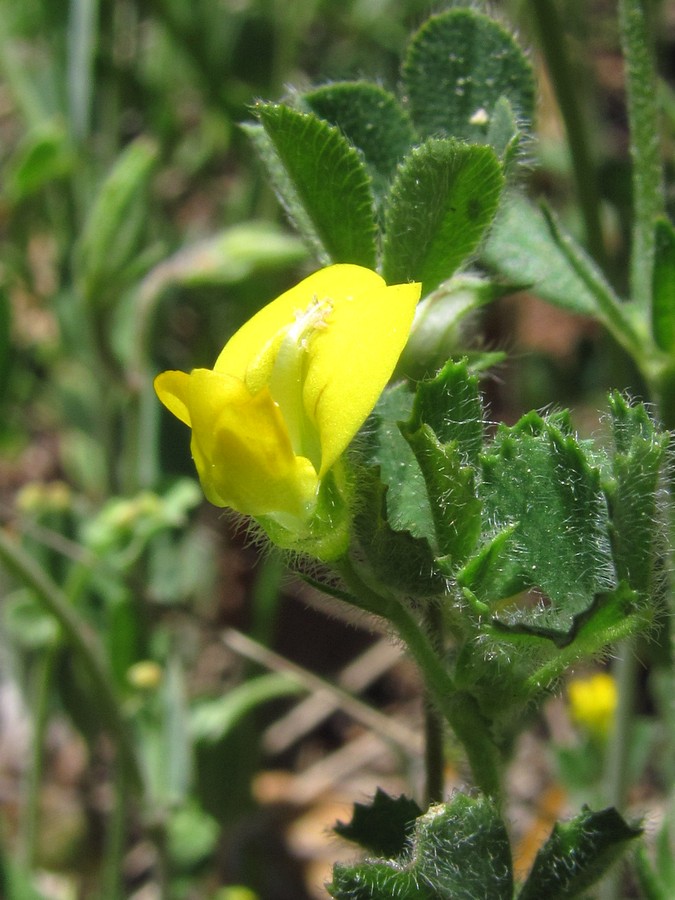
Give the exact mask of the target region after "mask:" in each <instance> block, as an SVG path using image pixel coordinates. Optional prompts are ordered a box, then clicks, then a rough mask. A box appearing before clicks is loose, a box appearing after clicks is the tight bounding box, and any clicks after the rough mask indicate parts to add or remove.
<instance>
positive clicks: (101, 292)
mask: <svg viewBox="0 0 675 900" xmlns="http://www.w3.org/2000/svg"><path fill="white" fill-rule="evenodd" d="M156 161H157V147H156V146H155V144H154V143H153V142H152V141H150V140H148V139H146V138H139V139H138V140H136V141H134V142H133V144H130V145H129V146H128V147H127V148H126V150H124V152H123V153H122V154H121V155H120V156H119V158H118V159H117V161H116V162H115V165H114V166H113V168H112V170H111V171H110V172H109V173H108V175H107V176H106V178H105V180H104V181H103V184H102V185H101V187H100V189H99V191H98V194H97V195H96V198H95V200H94V203H93V205H92V207H91V210H90V212H89V215H88V217H87V221H86V222H85V225H84V229H83V231H82V235H81V237H80V240H79V242H78V244H77V247H76V248H75V257H74V264H75V269H76V279H77V281H78V283H79V286H80V290H81V291H82V293H83V295H84V296H85V297H86V298H87V300H88V302H90V303H93V304H96V305H104V304H105V303H107V302H109V301H111V300H112V299H114V298H115V297H117V296H119V294H120V293H121V287H122V283H121V282H122V277H123V274H124V270H125V269H126V267H127V266H129V265H130V263H131V262H132V261H133V259H134V256H135V254H136V252H137V250H138V243H139V238H140V235H141V230H142V228H143V225H144V222H145V219H146V216H147V208H146V204H145V196H144V194H145V189H146V188H147V185H148V182H149V180H150V175H151V174H152V170H153V168H154V166H155V163H156Z"/></svg>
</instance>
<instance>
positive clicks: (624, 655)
mask: <svg viewBox="0 0 675 900" xmlns="http://www.w3.org/2000/svg"><path fill="white" fill-rule="evenodd" d="M637 668H638V662H637V656H636V653H635V641H634V640H627V641H624V642H623V644H622V645H621V646H620V648H619V656H618V659H617V663H616V667H615V672H616V681H617V692H618V697H619V701H618V705H617V708H616V716H615V719H614V730H613V733H612V735H611V739H610V741H609V742H608V745H607V758H606V760H605V802H606V803H607V804H608V805H610V806H615V807H616V808H617V809H618V810H619V811H621V810H622V809H623V808H624V806H625V805H626V798H627V795H628V789H629V787H630V773H629V759H630V749H631V742H632V732H633V720H634V711H635V683H636V679H637ZM618 878H619V875H618V874H617V873H616V872H610V873H609V874H608V875H607V876H606V878H605V879H604V880H603V882H602V884H601V885H600V894H599V900H615V898H616V897H618V896H619V892H618V887H619V884H618Z"/></svg>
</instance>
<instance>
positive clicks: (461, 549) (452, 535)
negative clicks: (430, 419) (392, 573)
mask: <svg viewBox="0 0 675 900" xmlns="http://www.w3.org/2000/svg"><path fill="white" fill-rule="evenodd" d="M401 430H402V432H403V436H404V437H405V439H406V440H407V441H408V443H409V444H410V446H411V448H412V451H413V453H414V454H415V458H416V459H417V463H418V465H419V467H420V470H421V472H422V477H423V478H424V482H425V484H426V489H427V494H428V497H429V504H430V506H431V514H432V517H433V521H434V531H435V540H434V541H433V543H432V549H433V550H434V552H435V553H436V555H437V556H440V557H450V559H451V561H452V564H453V565H454V566H458V565H461V564H462V563H463V562H464V561H465V560H466V558H467V557H468V556H469V555H470V554H471V552H472V551H473V550H474V548H475V546H476V544H477V542H478V538H479V537H480V531H481V515H480V513H481V503H480V500H479V499H478V497H477V496H476V486H475V480H476V473H475V470H474V469H473V468H471V467H470V466H467V465H465V460H464V455H463V453H462V451H461V450H460V448H459V445H458V443H457V441H453V442H451V443H447V444H441V443H440V441H439V440H438V438H437V437H436V435H435V433H434V431H433V430H432V429H431V427H430V426H429V425H422V426H421V427H420V428H417V429H416V430H414V431H412V430H410V429H409V427H408V426H405V427H403V428H402V429H401Z"/></svg>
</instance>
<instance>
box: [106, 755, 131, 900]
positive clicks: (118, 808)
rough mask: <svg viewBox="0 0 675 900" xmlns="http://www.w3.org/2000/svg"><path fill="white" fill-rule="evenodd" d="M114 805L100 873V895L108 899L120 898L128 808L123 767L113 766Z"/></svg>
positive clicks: (109, 820)
mask: <svg viewBox="0 0 675 900" xmlns="http://www.w3.org/2000/svg"><path fill="white" fill-rule="evenodd" d="M113 788H114V798H113V802H114V806H113V810H112V813H111V815H110V817H109V819H108V823H107V833H106V844H105V856H104V859H103V872H102V874H101V888H102V896H103V897H107V898H109V900H121V898H122V894H123V891H122V861H123V859H124V851H125V836H126V818H127V817H126V813H127V810H128V808H129V803H128V797H127V779H126V775H125V771H124V767H123V766H120V765H116V766H115V780H114V784H113Z"/></svg>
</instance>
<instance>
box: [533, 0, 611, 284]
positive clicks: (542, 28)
mask: <svg viewBox="0 0 675 900" xmlns="http://www.w3.org/2000/svg"><path fill="white" fill-rule="evenodd" d="M528 7H529V9H530V14H531V15H532V17H533V20H534V23H535V26H536V29H537V35H538V39H539V44H540V46H541V49H542V51H543V54H544V57H545V59H546V65H547V67H548V71H549V74H550V76H551V81H552V83H553V87H554V89H555V93H556V97H557V99H558V105H559V107H560V113H561V115H562V117H563V121H564V123H565V130H566V132H567V142H568V145H569V149H570V156H571V158H572V167H573V169H574V177H575V180H576V185H577V197H578V200H579V206H580V209H581V214H582V216H583V219H584V225H585V230H586V244H587V246H588V249H589V250H590V253H591V255H592V256H593V257H594V259H595V260H596V261H597V262H598V263H599V264H600V265H601V266H603V267H604V266H605V264H606V252H605V244H604V241H603V235H602V225H601V222H600V193H599V191H598V180H597V176H596V169H595V165H594V163H593V159H592V155H591V149H590V141H589V137H588V128H587V123H586V118H585V116H584V114H583V111H582V104H581V103H580V102H579V100H580V98H579V90H578V85H579V75H578V71H576V70H575V67H574V66H573V64H572V62H571V60H570V57H569V55H568V44H567V41H566V40H565V35H564V31H563V24H562V21H561V18H560V16H559V14H558V9H557V7H556V3H555V0H529V3H528Z"/></svg>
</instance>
